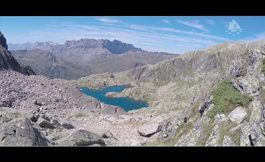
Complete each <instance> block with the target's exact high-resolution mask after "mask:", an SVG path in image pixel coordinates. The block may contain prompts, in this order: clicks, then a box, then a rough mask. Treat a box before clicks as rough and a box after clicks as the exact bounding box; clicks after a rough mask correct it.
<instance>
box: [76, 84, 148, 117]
mask: <svg viewBox="0 0 265 162" xmlns="http://www.w3.org/2000/svg"><path fill="white" fill-rule="evenodd" d="M125 88H126V86H115V87H106V88H104V89H100V90H93V89H89V88H86V87H80V90H81V91H82V92H83V93H84V94H86V95H88V96H91V97H94V98H96V99H98V100H99V101H101V102H103V103H105V104H109V105H114V106H119V107H121V108H123V109H124V110H125V111H127V112H128V111H130V110H136V109H140V108H144V107H148V103H147V102H144V101H136V100H133V99H130V98H125V97H122V98H111V97H106V96H105V95H106V93H108V92H122V91H123V90H124V89H125Z"/></svg>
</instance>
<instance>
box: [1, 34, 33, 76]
mask: <svg viewBox="0 0 265 162" xmlns="http://www.w3.org/2000/svg"><path fill="white" fill-rule="evenodd" d="M7 48H8V47H7V44H6V38H5V37H4V35H3V34H2V33H1V32H0V70H3V69H6V70H7V69H12V70H15V71H18V72H20V73H22V74H25V75H35V72H34V71H33V70H32V69H31V67H30V66H28V65H23V64H21V63H19V62H17V60H16V59H15V58H14V57H13V55H12V54H11V52H9V51H8V50H7Z"/></svg>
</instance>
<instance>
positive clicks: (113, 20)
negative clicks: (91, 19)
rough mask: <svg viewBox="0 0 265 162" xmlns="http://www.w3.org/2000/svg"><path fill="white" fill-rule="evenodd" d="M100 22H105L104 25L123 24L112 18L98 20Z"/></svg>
mask: <svg viewBox="0 0 265 162" xmlns="http://www.w3.org/2000/svg"><path fill="white" fill-rule="evenodd" d="M96 19H97V20H98V21H101V22H104V23H121V22H122V21H120V20H116V19H112V18H107V17H105V18H96Z"/></svg>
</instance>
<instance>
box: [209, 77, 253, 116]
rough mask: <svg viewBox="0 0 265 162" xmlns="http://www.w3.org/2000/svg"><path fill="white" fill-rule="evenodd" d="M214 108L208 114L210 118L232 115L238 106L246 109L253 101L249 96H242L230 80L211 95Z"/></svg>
mask: <svg viewBox="0 0 265 162" xmlns="http://www.w3.org/2000/svg"><path fill="white" fill-rule="evenodd" d="M210 94H211V95H212V96H213V99H212V103H213V104H214V106H213V107H212V109H211V110H209V111H208V112H207V116H208V117H209V118H213V117H214V116H215V115H217V114H225V115H227V114H228V113H230V112H231V111H232V110H233V109H234V108H236V107H237V106H244V107H246V106H247V105H248V104H249V102H250V101H251V100H252V97H251V96H250V95H249V94H242V93H240V92H239V91H237V90H236V89H235V88H234V87H233V82H232V81H231V80H229V79H225V80H223V81H222V82H221V83H220V84H219V85H218V87H217V88H216V89H214V90H213V91H212V92H211V93H210Z"/></svg>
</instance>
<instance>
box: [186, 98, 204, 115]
mask: <svg viewBox="0 0 265 162" xmlns="http://www.w3.org/2000/svg"><path fill="white" fill-rule="evenodd" d="M200 102H201V100H200V99H199V100H198V101H196V102H195V103H194V104H193V105H192V108H191V110H190V113H189V115H188V119H190V118H191V117H192V116H193V115H195V113H196V109H198V107H199V106H200Z"/></svg>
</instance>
